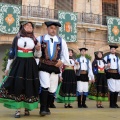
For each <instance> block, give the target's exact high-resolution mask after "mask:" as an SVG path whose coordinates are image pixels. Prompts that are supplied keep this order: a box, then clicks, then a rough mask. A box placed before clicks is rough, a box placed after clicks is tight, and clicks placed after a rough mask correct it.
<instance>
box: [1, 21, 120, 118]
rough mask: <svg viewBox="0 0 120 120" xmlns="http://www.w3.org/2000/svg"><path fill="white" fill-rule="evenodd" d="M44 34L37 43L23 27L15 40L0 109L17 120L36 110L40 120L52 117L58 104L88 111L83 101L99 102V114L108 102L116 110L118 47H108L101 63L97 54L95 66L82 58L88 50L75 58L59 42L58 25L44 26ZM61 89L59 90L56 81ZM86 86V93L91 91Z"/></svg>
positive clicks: (27, 26)
mask: <svg viewBox="0 0 120 120" xmlns="http://www.w3.org/2000/svg"><path fill="white" fill-rule="evenodd" d="M45 25H46V26H47V32H48V34H45V35H42V36H39V37H37V38H35V36H34V24H33V23H32V22H30V21H26V22H22V23H21V26H20V30H19V32H18V34H17V35H16V36H15V38H14V40H13V43H12V46H11V49H10V51H9V55H8V56H9V59H8V63H7V66H6V70H5V75H6V76H5V78H4V79H3V81H2V83H1V85H0V103H3V104H4V106H5V107H7V108H10V109H16V112H15V116H14V117H15V118H20V117H21V108H24V109H25V110H24V115H25V116H29V115H30V111H31V110H33V109H36V108H38V104H39V103H40V111H39V114H40V115H41V116H45V115H50V114H51V112H50V109H49V108H50V106H51V105H52V104H53V100H54V95H55V93H56V101H57V102H59V103H65V105H64V107H65V108H72V106H71V103H72V102H74V101H76V100H77V101H78V108H87V107H88V106H87V105H86V98H87V96H88V97H89V98H90V99H94V100H96V101H97V103H96V106H97V108H103V106H102V101H108V96H109V99H110V108H119V106H118V105H117V97H118V92H119V91H120V74H119V73H120V60H119V57H118V56H117V55H116V48H117V47H118V46H115V45H110V54H109V55H107V56H105V57H104V58H103V52H102V51H97V52H95V59H94V61H93V63H91V61H90V60H89V59H88V58H86V56H85V55H86V52H87V50H88V49H87V48H80V49H79V50H80V57H79V58H77V59H75V58H74V57H73V53H74V51H73V50H72V49H70V50H68V47H67V44H66V42H65V40H64V39H62V38H61V37H59V36H57V35H56V34H57V30H58V28H59V27H61V24H60V23H59V22H53V21H47V22H45ZM59 78H60V81H61V82H60V83H59V86H58V80H59ZM89 83H90V87H89Z"/></svg>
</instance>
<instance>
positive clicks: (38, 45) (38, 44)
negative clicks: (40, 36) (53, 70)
mask: <svg viewBox="0 0 120 120" xmlns="http://www.w3.org/2000/svg"><path fill="white" fill-rule="evenodd" d="M35 49H36V50H37V51H39V50H40V49H41V44H40V43H39V42H37V45H36V46H35Z"/></svg>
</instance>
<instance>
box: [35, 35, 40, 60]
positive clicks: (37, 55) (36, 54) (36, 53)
mask: <svg viewBox="0 0 120 120" xmlns="http://www.w3.org/2000/svg"><path fill="white" fill-rule="evenodd" d="M37 41H38V42H39V43H41V36H39V37H37ZM34 56H35V57H38V58H40V57H41V56H42V51H41V49H40V50H39V51H37V50H35V52H34Z"/></svg>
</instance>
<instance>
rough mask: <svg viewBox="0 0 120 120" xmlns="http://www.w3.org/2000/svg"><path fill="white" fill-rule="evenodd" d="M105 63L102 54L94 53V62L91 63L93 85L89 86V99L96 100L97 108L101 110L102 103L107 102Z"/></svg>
mask: <svg viewBox="0 0 120 120" xmlns="http://www.w3.org/2000/svg"><path fill="white" fill-rule="evenodd" d="M106 66H107V63H106V62H105V60H104V59H103V52H102V51H97V52H95V60H94V61H93V63H92V67H93V73H94V75H95V83H92V84H91V87H90V91H89V96H88V97H89V99H92V100H96V102H97V104H96V107H97V108H103V105H102V101H108V86H107V79H106V74H105V68H106Z"/></svg>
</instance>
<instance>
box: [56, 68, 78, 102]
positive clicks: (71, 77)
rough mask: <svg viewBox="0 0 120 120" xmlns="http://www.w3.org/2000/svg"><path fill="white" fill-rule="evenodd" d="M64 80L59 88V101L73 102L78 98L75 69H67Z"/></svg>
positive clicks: (63, 75)
mask: <svg viewBox="0 0 120 120" xmlns="http://www.w3.org/2000/svg"><path fill="white" fill-rule="evenodd" d="M62 77H63V81H62V83H60V84H59V86H58V89H57V92H56V94H57V102H59V103H71V102H74V101H75V100H76V87H77V80H76V76H75V71H74V70H65V71H64V72H63V74H62Z"/></svg>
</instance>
